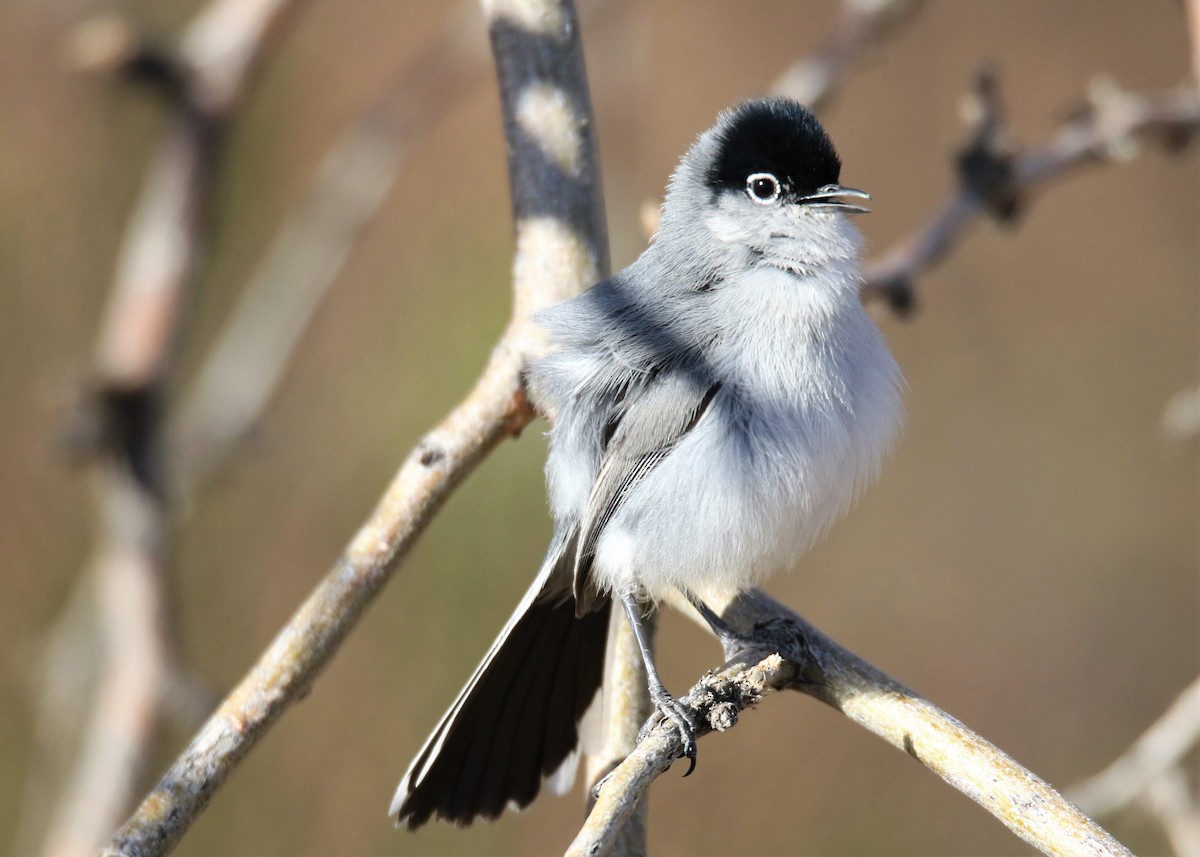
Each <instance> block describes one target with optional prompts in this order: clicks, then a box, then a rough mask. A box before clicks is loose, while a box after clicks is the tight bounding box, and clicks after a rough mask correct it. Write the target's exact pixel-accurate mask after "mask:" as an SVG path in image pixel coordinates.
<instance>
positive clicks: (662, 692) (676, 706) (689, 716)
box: [638, 687, 697, 777]
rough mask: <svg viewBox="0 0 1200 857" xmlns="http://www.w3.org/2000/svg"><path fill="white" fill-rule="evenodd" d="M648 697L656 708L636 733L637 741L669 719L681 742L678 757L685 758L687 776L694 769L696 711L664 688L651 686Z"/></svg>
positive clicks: (685, 774)
mask: <svg viewBox="0 0 1200 857" xmlns="http://www.w3.org/2000/svg"><path fill="white" fill-rule="evenodd" d="M650 699H651V700H652V701H653V702H654V707H655V709H657V710H656V711H655V712H654V714H653V715H651V717H650V719H649V720H648V721H646V725H645V726H643V727H642V729H641V732H640V733H639V734H638V741H641V740H642V738H644V737H646V735H647V734H648V733H649V732H650V730H651V729H653V728H654V727H656V726H657V725H658V724H659V723H661V722H662V721H664V720H669V721H670V722H671V724H672V725H673V726H674V727H675V728H676V729H677V730H679V740H680V743H682V744H683V748H682V750H681V751H680V754H679V758H681V759H682V758H685V757H686V758H687V760H688V769H687V771H686V772H685V773H684V776H685V777H686V776H688V775H689V774H691V772H692V771H694V770H695V769H696V728H697V727H696V713H695V712H694V711H692V708H691V706H689V705H687V704H686V703H683V702H680V701H679V700H678V699H676V698H675V697H673V696H671V694H670V693H668V692H667V690H666V688H664V687H659V688H653V687H652V688H651V689H650Z"/></svg>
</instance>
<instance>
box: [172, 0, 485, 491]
mask: <svg viewBox="0 0 1200 857" xmlns="http://www.w3.org/2000/svg"><path fill="white" fill-rule="evenodd" d="M477 17H478V10H477V8H476V6H475V5H474V4H463V5H461V6H460V7H459V8H458V9H457V10H456V11H455V13H454V14H452V15H450V16H449V17H448V19H447V22H446V25H445V26H444V28H443V30H442V31H441V33H439V34H438V35H437V36H435V37H434V38H433V39H431V40H430V42H429V44H428V45H427V46H426V47H425V48H424V49H423V50H422V51H421V52H420V53H419V54H418V55H417V56H416V57H415V58H414V59H413V60H411V61H409V62H406V63H405V64H404V67H403V69H401V70H400V72H399V73H398V74H397V75H396V77H395V78H394V80H393V81H392V82H391V83H390V84H389V85H388V86H387V87H386V89H385V92H384V94H383V96H382V97H381V98H380V99H379V100H378V101H377V102H376V103H375V104H373V105H372V106H371V107H369V108H368V109H367V110H366V111H365V112H364V113H363V114H362V116H361V117H360V118H359V119H358V120H357V121H356V122H355V124H354V125H353V126H352V127H350V128H349V129H348V130H347V131H346V132H344V133H343V134H342V136H341V137H340V138H339V139H338V141H337V142H336V143H334V145H333V147H332V148H331V149H330V151H329V152H328V154H326V156H325V158H324V161H323V163H322V164H321V167H320V170H319V172H318V174H317V177H316V180H315V182H314V184H313V187H312V188H311V189H310V191H309V193H308V195H307V197H306V198H305V199H304V201H303V202H301V204H300V207H299V208H298V210H297V211H296V212H295V213H294V214H292V215H291V217H290V218H289V220H288V221H287V223H286V224H285V225H284V227H283V228H282V230H281V231H280V232H279V234H278V235H277V237H276V238H275V240H274V242H273V243H272V245H271V247H270V248H269V249H268V250H267V253H266V254H265V256H264V258H263V259H262V261H261V262H260V263H259V266H258V268H257V269H256V270H255V272H254V274H253V275H252V276H251V278H250V281H249V283H248V284H247V285H246V288H245V290H244V291H243V293H242V295H241V297H240V298H239V300H238V304H237V306H236V307H235V308H234V309H233V312H232V314H231V316H230V320H229V322H228V324H227V325H226V326H225V328H224V330H223V332H222V334H221V336H220V338H219V339H218V340H217V342H216V344H215V345H214V346H213V348H212V350H211V352H210V354H209V356H208V358H207V359H206V360H205V361H204V364H203V366H202V368H201V370H200V373H199V375H198V376H197V379H196V382H195V384H194V385H193V387H192V389H191V391H190V394H189V395H188V396H187V397H186V398H185V400H184V403H183V405H182V407H181V408H180V418H179V421H178V427H177V435H178V447H179V459H180V461H179V465H180V466H179V470H180V472H179V476H178V479H179V483H180V488H181V493H182V494H183V495H184V496H188V495H191V494H192V493H194V491H195V490H196V487H197V485H198V483H200V482H202V481H203V480H204V478H205V477H206V476H207V475H209V474H211V473H212V472H213V471H214V470H216V469H217V468H218V467H219V466H220V464H221V463H222V462H224V461H225V460H226V459H227V457H228V456H229V455H230V454H231V453H233V452H234V451H235V450H236V449H237V448H238V447H239V446H240V444H241V441H242V440H244V439H245V438H246V437H247V436H248V435H249V434H251V433H252V431H253V429H254V426H255V425H256V424H257V423H258V421H259V419H260V418H261V415H262V412H263V410H264V408H265V406H266V404H267V401H268V400H269V399H270V397H271V395H272V394H273V392H274V390H275V388H276V387H277V385H278V383H279V380H280V378H281V377H282V375H283V372H284V369H285V368H286V366H287V364H288V362H289V359H290V357H291V355H292V353H293V351H294V349H295V346H296V344H297V342H298V341H299V339H300V337H301V335H302V334H303V332H304V329H305V328H306V327H307V326H308V323H309V321H310V320H311V319H312V317H313V314H314V313H315V312H316V309H317V306H318V305H319V304H320V301H321V299H322V298H323V297H324V296H325V294H326V293H327V291H328V289H329V288H330V286H331V285H332V284H333V282H334V280H335V279H336V277H337V275H338V273H339V272H340V271H341V270H342V268H343V266H344V264H345V261H346V259H347V257H348V256H349V254H350V251H351V250H352V248H353V247H354V244H355V242H356V241H357V240H358V237H359V236H360V235H361V234H362V232H363V230H364V228H365V227H366V226H367V224H368V223H370V221H371V219H372V218H373V217H374V215H375V213H376V212H377V211H378V210H379V207H380V206H381V205H382V204H383V201H384V200H385V199H386V198H387V195H388V192H389V191H390V190H391V188H392V187H393V186H394V184H395V181H396V179H397V177H398V176H399V174H400V171H401V169H402V166H403V163H404V161H405V158H406V156H407V155H408V153H409V152H410V151H411V150H412V148H413V146H414V144H415V143H416V142H418V141H419V139H420V138H421V137H422V136H423V135H424V133H425V132H427V131H428V130H429V129H430V128H432V127H433V126H435V125H436V124H437V123H438V122H439V121H441V120H442V119H443V118H445V117H446V116H447V115H448V114H449V113H450V110H451V108H452V107H453V105H454V103H455V102H456V101H458V100H460V99H461V98H463V97H464V96H465V95H466V94H467V93H469V92H470V91H471V86H470V84H471V83H472V82H474V81H475V80H482V78H483V74H484V71H485V70H486V55H485V51H484V50H483V45H482V42H481V41H480V40H479V39H478V34H477V32H476V22H475V18H477Z"/></svg>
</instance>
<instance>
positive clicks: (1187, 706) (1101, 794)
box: [1069, 678, 1200, 815]
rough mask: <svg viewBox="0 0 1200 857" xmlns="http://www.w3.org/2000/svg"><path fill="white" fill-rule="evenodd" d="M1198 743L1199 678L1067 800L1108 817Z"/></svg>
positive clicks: (1143, 791) (1199, 724)
mask: <svg viewBox="0 0 1200 857" xmlns="http://www.w3.org/2000/svg"><path fill="white" fill-rule="evenodd" d="M1197 741H1200V678H1198V679H1196V680H1195V681H1193V682H1192V683H1191V684H1190V685H1189V686H1188V687H1187V689H1186V690H1184V691H1183V693H1181V694H1180V695H1179V698H1178V699H1176V700H1175V702H1174V703H1172V705H1171V707H1170V708H1168V709H1167V711H1166V713H1165V714H1163V716H1162V717H1160V718H1159V719H1158V720H1157V721H1155V723H1154V724H1153V725H1152V726H1151V727H1150V728H1149V729H1147V730H1146V731H1145V732H1143V733H1142V734H1141V736H1139V737H1138V739H1137V740H1136V741H1134V742H1133V744H1132V746H1130V748H1129V749H1128V750H1126V751H1125V753H1123V754H1122V755H1121V757H1120V758H1118V759H1117V760H1115V761H1114V762H1113V763H1112V764H1111V765H1109V766H1108V767H1107V768H1105V769H1104V770H1103V771H1101V772H1100V773H1098V774H1096V775H1095V776H1092V777H1089V778H1088V779H1086V780H1084V781H1083V782H1082V783H1079V784H1077V785H1076V786H1074V787H1073V788H1072V789H1071V790H1070V792H1069V794H1070V796H1071V799H1072V800H1074V801H1075V802H1076V803H1078V804H1079V805H1080V806H1081V807H1083V808H1084V809H1086V810H1087V811H1088V812H1090V813H1092V814H1093V815H1108V814H1109V813H1111V812H1114V811H1116V810H1117V809H1120V808H1121V807H1123V806H1127V805H1129V804H1130V803H1132V802H1134V801H1135V800H1137V799H1138V797H1139V796H1140V795H1143V794H1144V793H1145V791H1146V789H1147V788H1148V787H1149V785H1150V783H1152V782H1153V781H1154V780H1156V779H1157V778H1159V777H1160V776H1162V775H1163V774H1164V773H1165V772H1166V771H1167V770H1169V769H1170V768H1172V767H1175V766H1176V765H1178V764H1179V761H1180V760H1181V759H1182V758H1183V756H1184V754H1186V753H1187V752H1188V751H1189V750H1191V749H1192V748H1193V747H1195V746H1196V743H1197Z"/></svg>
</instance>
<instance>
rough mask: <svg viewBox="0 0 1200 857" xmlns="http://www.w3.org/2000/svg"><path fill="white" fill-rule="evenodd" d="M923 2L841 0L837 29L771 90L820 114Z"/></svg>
mask: <svg viewBox="0 0 1200 857" xmlns="http://www.w3.org/2000/svg"><path fill="white" fill-rule="evenodd" d="M921 2H922V0H842V6H841V11H840V14H839V16H838V22H837V26H836V27H835V28H834V31H833V33H832V34H831V35H830V37H829V38H828V39H827V40H826V41H825V43H824V44H823V45H822V46H821V47H820V48H818V49H817V51H816V52H814V53H813V54H812V55H811V56H807V57H803V58H801V59H799V60H797V61H796V62H794V63H793V64H792V65H791V66H789V67H788V68H787V70H786V71H784V73H783V74H781V75H780V76H779V77H778V78H776V79H775V82H774V83H772V84H771V86H770V87H769V91H770V92H773V93H775V94H776V95H786V96H788V97H789V98H793V99H795V100H796V101H799V102H800V103H801V104H806V105H808V106H809V107H811V108H812V109H813V110H820V109H821V108H822V107H824V106H825V105H826V103H827V102H828V101H829V100H830V99H831V98H832V97H833V95H834V94H835V92H836V90H837V87H838V86H839V85H840V83H841V82H842V80H843V79H844V78H845V77H846V75H847V73H848V72H849V71H850V69H851V68H853V66H855V65H856V64H857V63H858V61H859V60H860V59H861V58H862V56H863V54H864V53H866V52H867V50H868V49H870V48H871V47H873V46H875V45H877V44H878V43H879V42H880V41H881V40H882V39H883V38H885V37H886V36H888V35H890V34H891V33H892V32H893V31H895V30H896V29H897V28H898V27H899V26H900V25H901V24H903V23H905V22H906V21H908V20H910V19H911V18H912V16H913V14H914V13H915V12H916V11H917V10H918V8H919V7H920V6H921Z"/></svg>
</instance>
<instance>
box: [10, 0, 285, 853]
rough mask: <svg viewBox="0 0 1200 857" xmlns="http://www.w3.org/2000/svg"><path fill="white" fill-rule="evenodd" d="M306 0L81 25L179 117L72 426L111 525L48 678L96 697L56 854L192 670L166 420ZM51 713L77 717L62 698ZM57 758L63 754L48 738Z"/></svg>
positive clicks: (150, 175) (101, 817) (75, 838)
mask: <svg viewBox="0 0 1200 857" xmlns="http://www.w3.org/2000/svg"><path fill="white" fill-rule="evenodd" d="M294 5H295V4H294V3H292V2H287V0H218V2H214V3H212V4H211V5H210V6H208V7H207V8H206V9H205V10H204V11H203V12H202V13H201V14H200V15H198V16H197V18H196V19H195V21H194V22H193V23H192V24H191V25H190V26H189V27H188V28H187V30H186V31H185V33H184V35H183V38H182V39H181V41H180V43H179V48H178V50H177V51H176V52H173V53H167V52H163V51H161V50H160V49H158V48H156V47H153V46H151V45H149V44H148V43H146V42H144V41H143V40H141V39H140V38H139V37H138V36H137V35H136V34H134V33H133V31H132V30H131V28H130V27H129V26H128V25H126V24H125V23H123V22H121V21H119V20H117V19H114V18H103V19H97V20H94V21H92V22H90V23H89V24H86V25H84V27H83V28H82V29H81V30H80V32H79V33H78V34H77V37H76V41H75V54H76V58H77V60H78V61H79V63H80V64H81V65H82V66H84V67H85V68H89V69H91V70H96V71H107V72H109V73H111V74H114V75H116V76H117V77H119V78H125V79H127V80H130V81H133V82H138V83H143V84H148V85H150V86H152V87H154V88H156V89H157V90H159V91H160V93H161V94H162V95H164V97H165V98H166V100H167V102H168V105H169V110H170V113H171V116H170V118H169V121H168V123H167V126H166V128H165V130H164V132H163V136H162V139H161V142H160V143H159V146H158V149H157V151H156V152H155V153H154V155H153V156H152V158H151V161H150V164H149V166H148V167H147V170H146V174H145V178H144V180H143V186H142V192H141V197H140V199H139V200H138V202H137V204H136V206H135V208H134V211H133V213H132V215H131V216H130V220H129V224H128V226H127V228H126V233H125V239H124V243H123V246H122V249H121V253H120V257H119V260H118V263H117V271H116V274H115V276H114V281H113V285H112V290H111V294H110V298H109V304H108V308H107V311H106V313H105V316H104V318H103V320H102V323H101V328H100V335H99V343H98V345H97V348H96V355H95V366H94V371H93V377H92V380H91V383H90V389H89V390H88V391H87V395H86V398H85V400H84V401H83V402H82V403H81V405H80V408H79V411H78V412H77V413H76V414H74V415H73V417H72V420H73V423H74V424H73V425H72V426H71V427H70V428H69V429H68V431H67V435H68V437H69V438H70V440H71V441H72V443H73V446H74V447H75V451H76V452H77V453H78V454H81V455H84V454H86V455H87V456H88V457H89V458H90V459H91V460H92V462H93V466H92V470H93V473H92V477H93V489H94V494H95V505H96V518H97V527H98V530H99V533H98V536H97V542H98V544H97V546H96V549H95V553H94V555H93V557H92V559H91V560H90V562H89V566H88V568H87V569H86V570H85V571H84V572H83V574H82V575H81V578H80V583H79V586H80V591H81V592H82V593H84V595H81V596H80V597H77V598H73V599H72V600H71V602H70V603H71V604H72V605H80V604H86V605H87V608H88V609H90V610H94V611H95V615H96V618H95V620H94V621H92V622H83V623H82V625H80V624H79V623H81V621H82V620H81V616H80V610H81V609H83V608H81V607H77V606H76V607H72V608H71V609H68V611H67V612H66V614H64V617H63V619H62V620H60V622H59V623H58V625H57V626H56V629H55V630H54V631H52V632H51V638H52V640H53V643H52V644H51V645H50V646H49V647H48V650H47V661H46V663H45V665H44V666H45V672H44V678H43V680H44V681H45V682H46V685H47V687H46V688H45V689H44V690H43V692H42V696H41V698H42V700H43V704H59V703H61V702H62V701H63V699H64V698H65V697H66V696H67V695H68V694H67V693H66V692H64V691H63V690H60V689H53V688H51V687H50V685H52V684H54V683H55V682H57V681H60V680H62V679H63V678H64V677H69V680H70V681H72V682H73V683H75V686H76V687H79V686H80V684H83V685H85V686H90V687H91V688H93V695H92V696H91V698H90V699H88V698H86V697H84V698H80V699H77V700H73V701H72V702H73V704H74V705H77V706H79V708H80V710H81V711H83V712H84V713H85V714H84V720H83V721H82V722H81V723H78V726H79V728H81V730H82V732H81V736H82V737H81V738H80V739H79V741H80V746H79V750H78V751H77V755H76V759H75V761H74V763H73V768H72V770H71V771H70V773H69V775H68V778H67V779H66V781H65V782H56V781H55V780H56V778H55V777H53V776H46V775H44V774H42V773H40V772H36V770H35V773H34V775H33V777H32V780H31V783H33V784H36V786H37V787H36V788H34V789H31V791H30V793H29V794H28V796H27V800H28V803H27V807H28V808H27V810H26V834H25V835H26V836H28V837H29V839H30V840H32V839H33V838H34V836H35V835H36V834H35V832H34V828H36V826H37V816H38V815H40V814H41V813H42V812H44V803H48V802H49V801H48V800H47V797H48V796H47V794H46V791H45V789H47V788H53V794H54V797H53V798H52V799H51V800H53V809H52V810H51V812H50V816H49V819H48V822H47V830H46V832H45V834H44V843H45V844H44V846H43V851H44V853H46V854H49V855H55V857H67V856H68V855H77V854H87V853H91V852H92V851H93V850H94V849H95V848H96V847H97V845H98V844H99V843H100V842H102V841H103V838H104V836H105V835H106V834H107V833H108V831H110V830H111V829H112V828H113V826H114V825H115V824H116V823H117V822H118V821H119V820H120V819H121V817H122V816H123V815H124V814H125V813H126V812H128V810H129V806H130V803H131V802H132V799H133V794H134V789H136V788H138V787H139V786H140V779H141V777H142V772H143V769H144V766H145V764H146V762H147V761H148V760H149V758H150V755H151V753H152V751H153V749H154V742H155V738H156V736H157V734H158V728H159V724H160V721H161V720H162V719H163V716H164V714H165V713H166V712H168V711H170V710H171V708H172V706H171V704H170V702H169V700H168V694H169V691H170V690H172V689H176V690H177V689H178V684H179V683H180V681H181V680H179V679H173V678H172V672H173V671H175V670H178V669H179V664H178V662H177V661H178V659H177V656H176V652H175V645H174V635H173V634H172V631H171V627H170V621H169V610H168V589H169V586H168V581H167V576H168V569H167V565H168V556H169V553H170V540H171V524H172V520H171V507H170V496H171V481H170V473H169V468H170V465H169V462H168V460H167V455H166V449H165V445H164V437H163V430H162V429H163V419H164V414H165V411H166V409H167V405H166V402H167V387H168V383H169V378H170V365H171V357H172V355H173V353H174V351H175V349H176V347H177V344H178V339H179V336H180V334H181V332H182V319H183V317H184V304H185V303H186V301H187V297H188V290H189V288H190V286H191V285H192V283H193V282H194V281H195V278H196V268H197V260H198V258H199V254H200V250H201V247H202V245H203V244H204V241H205V234H206V230H205V224H206V219H205V215H206V213H207V210H208V207H209V201H210V199H211V196H212V194H213V190H214V188H215V186H216V163H217V157H218V152H219V148H220V145H221V142H222V140H223V137H224V132H225V128H226V126H227V123H228V122H229V120H230V119H231V118H232V115H233V113H234V112H235V110H236V108H237V106H238V105H239V103H240V101H241V98H242V95H243V93H244V91H245V87H246V85H247V83H248V82H249V78H250V73H251V71H252V70H253V68H254V67H255V65H256V61H257V59H258V58H259V56H260V54H261V52H262V51H263V50H264V49H265V48H266V46H267V45H268V44H269V36H270V35H271V34H272V33H274V32H276V31H277V28H278V27H279V25H280V23H281V22H282V21H283V19H284V17H285V14H286V13H287V12H289V11H290V10H291V9H292V8H293V6H294ZM78 627H83V628H85V629H87V628H91V629H92V630H93V633H79V631H78ZM93 651H95V652H97V653H98V654H96V655H93V654H92V652H93ZM78 662H82V663H90V664H92V665H93V668H94V669H95V670H96V675H95V677H94V679H93V680H91V681H85V682H82V683H81V682H80V676H79V674H78V671H77V670H75V669H73V668H72V665H73V664H74V663H78ZM173 684H174V685H175V686H174V687H173ZM40 719H41V718H39V720H40ZM45 723H46V724H58V725H61V726H69V725H72V724H71V723H70V720H69V718H65V717H63V716H62V715H61V713H59V714H58V715H56V716H51V715H50V714H49V712H47V713H46V716H45ZM39 737H40V739H41V740H40V742H39V743H40V744H41V746H42V747H43V748H50V747H54V746H55V745H58V744H62V743H69V744H73V743H74V742H73V741H72V740H71V738H70V735H69V734H66V735H64V734H62V733H57V732H53V731H51V730H50V729H49V728H44V729H42V730H41V731H40V732H39ZM43 758H44V759H45V760H46V761H45V762H44V764H47V765H49V764H51V761H50V760H51V759H52V754H51V753H50V752H46V751H44V755H43ZM39 792H40V795H39V794H38V793H39Z"/></svg>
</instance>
